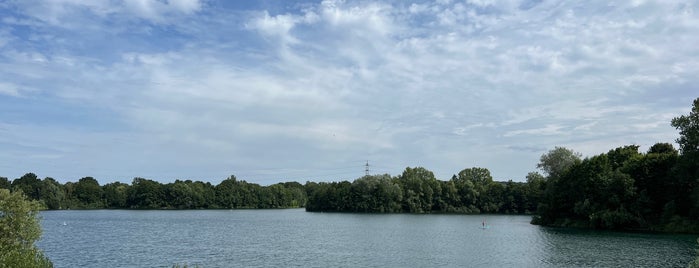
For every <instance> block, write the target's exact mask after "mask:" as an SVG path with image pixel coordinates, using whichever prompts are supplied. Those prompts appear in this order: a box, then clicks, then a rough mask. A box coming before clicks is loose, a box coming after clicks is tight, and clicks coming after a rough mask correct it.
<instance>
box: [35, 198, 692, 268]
mask: <svg viewBox="0 0 699 268" xmlns="http://www.w3.org/2000/svg"><path fill="white" fill-rule="evenodd" d="M41 216H42V217H43V221H42V226H43V228H44V233H43V236H42V238H41V240H40V241H39V242H38V243H37V244H38V246H39V248H41V249H42V250H43V251H44V253H45V254H46V255H47V256H48V257H49V258H50V259H51V261H53V263H54V265H55V266H56V267H172V265H173V264H188V265H190V267H191V266H193V265H199V266H200V267H438V266H439V267H686V265H687V263H688V262H689V261H690V260H691V259H693V258H694V256H695V252H694V248H695V247H696V245H695V244H696V241H695V239H696V236H691V235H668V234H642V233H620V232H602V231H591V230H577V229H560V228H546V227H540V226H536V225H531V224H529V221H530V219H531V217H529V216H504V215H485V216H484V215H412V214H347V213H311V212H305V211H304V210H303V209H285V210H176V211H166V210H145V211H142V210H83V211H43V212H41ZM484 219H485V220H486V222H487V224H488V225H489V226H490V228H488V229H481V228H480V226H481V224H482V221H483V220H484Z"/></svg>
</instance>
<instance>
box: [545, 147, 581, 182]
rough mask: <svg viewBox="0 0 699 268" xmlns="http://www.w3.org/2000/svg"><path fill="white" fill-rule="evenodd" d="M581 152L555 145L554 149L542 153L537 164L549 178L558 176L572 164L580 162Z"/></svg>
mask: <svg viewBox="0 0 699 268" xmlns="http://www.w3.org/2000/svg"><path fill="white" fill-rule="evenodd" d="M580 157H581V155H580V153H577V152H575V151H573V150H570V149H568V148H565V147H555V148H554V149H553V150H550V151H548V152H547V153H545V154H543V155H541V158H540V159H539V163H538V164H537V165H536V167H537V168H540V169H541V170H542V171H544V173H546V174H547V175H548V177H549V178H558V177H560V176H562V175H563V174H564V173H565V171H566V170H567V169H568V168H570V167H571V166H572V165H574V164H576V163H578V162H580Z"/></svg>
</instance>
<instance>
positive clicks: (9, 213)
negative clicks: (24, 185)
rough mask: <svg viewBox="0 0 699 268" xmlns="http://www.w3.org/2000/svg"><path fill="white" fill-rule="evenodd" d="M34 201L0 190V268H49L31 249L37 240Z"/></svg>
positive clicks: (42, 256)
mask: <svg viewBox="0 0 699 268" xmlns="http://www.w3.org/2000/svg"><path fill="white" fill-rule="evenodd" d="M40 208H41V205H40V204H39V202H37V201H28V200H27V199H26V197H25V196H24V194H22V193H21V192H14V193H10V191H9V190H7V189H0V267H52V266H53V265H52V264H51V261H49V259H48V258H46V257H44V255H43V253H42V252H41V251H40V250H39V249H38V248H37V247H36V246H35V245H34V243H35V242H36V240H37V239H39V237H40V236H41V225H39V219H38V216H39V215H38V213H39V212H38V211H39V209H40Z"/></svg>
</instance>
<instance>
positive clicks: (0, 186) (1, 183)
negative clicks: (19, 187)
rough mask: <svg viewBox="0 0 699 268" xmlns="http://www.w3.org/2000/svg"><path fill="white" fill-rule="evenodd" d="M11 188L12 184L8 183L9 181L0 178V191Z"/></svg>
mask: <svg viewBox="0 0 699 268" xmlns="http://www.w3.org/2000/svg"><path fill="white" fill-rule="evenodd" d="M11 187H12V183H10V180H8V179H7V178H6V177H0V189H8V190H9V189H10V188H11Z"/></svg>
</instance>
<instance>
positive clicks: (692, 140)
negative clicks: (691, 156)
mask: <svg viewBox="0 0 699 268" xmlns="http://www.w3.org/2000/svg"><path fill="white" fill-rule="evenodd" d="M671 124H672V126H673V127H675V128H676V129H678V130H679V131H680V137H679V138H678V139H677V143H679V144H680V151H682V153H683V154H688V153H697V152H699V98H697V99H695V100H694V104H693V105H692V111H691V112H690V113H689V115H682V116H680V117H675V118H673V119H672V121H671Z"/></svg>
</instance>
